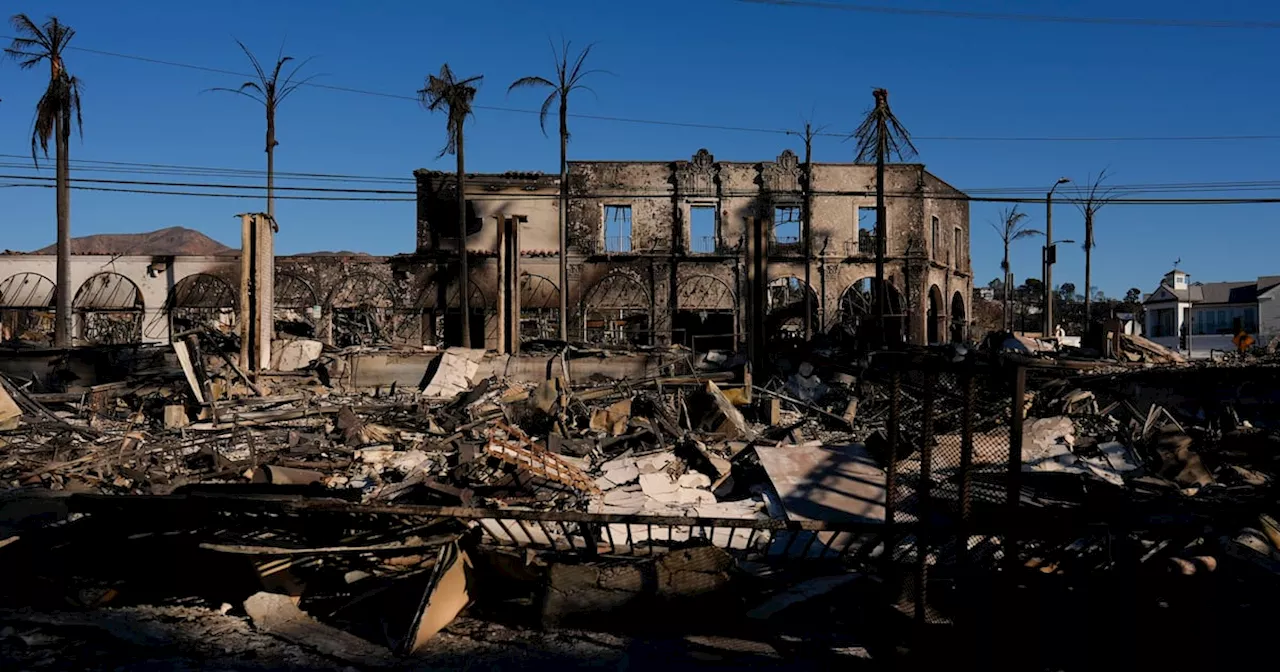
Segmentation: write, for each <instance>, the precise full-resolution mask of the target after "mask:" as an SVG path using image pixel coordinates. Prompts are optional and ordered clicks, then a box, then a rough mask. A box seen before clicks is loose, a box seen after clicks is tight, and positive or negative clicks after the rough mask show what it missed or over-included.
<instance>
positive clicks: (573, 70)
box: [507, 42, 613, 141]
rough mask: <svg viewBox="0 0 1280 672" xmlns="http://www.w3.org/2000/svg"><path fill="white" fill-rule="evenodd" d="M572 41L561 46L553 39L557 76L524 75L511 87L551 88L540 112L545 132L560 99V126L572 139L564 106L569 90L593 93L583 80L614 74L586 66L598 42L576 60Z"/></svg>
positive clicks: (552, 52)
mask: <svg viewBox="0 0 1280 672" xmlns="http://www.w3.org/2000/svg"><path fill="white" fill-rule="evenodd" d="M572 45H573V43H572V42H562V43H561V44H560V47H559V48H557V47H556V45H555V43H554V42H553V43H551V56H552V58H553V59H554V60H555V69H556V73H555V78H554V80H552V79H547V78H546V77H538V76H533V77H521V78H520V79H517V80H516V81H514V82H512V83H511V86H509V87H507V93H511V92H512V91H515V90H516V89H521V88H531V87H532V88H541V87H545V88H548V89H551V92H550V93H548V94H547V97H546V99H545V100H543V101H542V109H541V111H540V112H539V114H538V123H539V124H540V125H541V127H542V134H543V135H546V134H547V113H548V112H549V111H550V110H551V106H552V105H554V104H555V103H556V102H557V101H559V102H560V107H561V114H560V130H561V132H562V133H563V134H564V139H565V140H566V141H567V140H568V139H569V130H568V123H567V120H566V119H565V114H564V110H565V109H566V108H567V107H568V104H569V94H570V93H572V92H574V91H577V90H579V89H581V90H584V91H589V92H591V93H592V94H593V95H594V94H595V91H594V90H593V89H592V88H591V87H589V86H587V85H586V84H583V83H582V81H583V80H584V79H586V78H587V77H588V76H590V75H593V74H613V73H611V72H609V71H608V70H600V69H588V70H584V69H583V65H585V64H586V61H587V57H588V56H589V55H591V49H592V48H593V47H595V46H596V45H595V44H588V45H587V46H586V48H585V49H583V50H582V51H580V52H578V56H577V57H576V58H574V59H573V61H572V63H571V62H570V58H569V48H570V47H571V46H572Z"/></svg>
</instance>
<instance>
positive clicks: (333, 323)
mask: <svg viewBox="0 0 1280 672" xmlns="http://www.w3.org/2000/svg"><path fill="white" fill-rule="evenodd" d="M328 303H329V328H330V339H331V340H332V341H333V344H334V345H336V346H338V347H340V348H345V347H348V346H352V345H372V344H374V343H389V342H391V337H392V334H393V330H392V326H393V325H392V317H393V314H394V309H395V297H394V296H393V295H392V293H391V288H390V287H389V286H388V285H387V283H385V282H383V281H382V280H381V279H379V278H377V277H375V276H374V275H372V274H369V273H353V274H351V275H348V276H347V277H345V278H343V279H342V282H341V283H339V284H338V286H337V287H334V288H333V291H332V292H330V293H329V302H328Z"/></svg>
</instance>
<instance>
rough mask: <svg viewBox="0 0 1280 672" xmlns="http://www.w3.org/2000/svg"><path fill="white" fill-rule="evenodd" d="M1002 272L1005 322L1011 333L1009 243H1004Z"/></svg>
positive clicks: (1006, 241)
mask: <svg viewBox="0 0 1280 672" xmlns="http://www.w3.org/2000/svg"><path fill="white" fill-rule="evenodd" d="M1000 270H1001V271H1004V277H1003V278H1001V280H1002V281H1003V282H1004V297H1003V298H1004V322H1005V324H1007V325H1008V327H1009V331H1013V302H1012V301H1011V300H1010V299H1009V292H1010V289H1011V288H1010V285H1012V284H1013V283H1012V282H1010V281H1009V241H1008V240H1005V241H1004V262H1003V263H1001V264H1000Z"/></svg>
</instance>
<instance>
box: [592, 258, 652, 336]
mask: <svg viewBox="0 0 1280 672" xmlns="http://www.w3.org/2000/svg"><path fill="white" fill-rule="evenodd" d="M649 306H650V297H649V292H648V290H646V289H645V288H644V285H643V284H641V283H640V281H639V280H637V279H636V278H634V277H631V276H630V275H627V274H624V273H617V272H614V273H610V274H609V275H606V276H605V277H604V278H603V279H601V280H600V281H599V282H597V283H596V284H594V285H592V287H591V289H590V290H588V291H587V293H586V298H584V299H583V301H582V337H583V340H584V341H586V342H587V343H596V344H600V345H648V344H649V343H650V342H651V337H652V327H651V325H652V322H650V320H649Z"/></svg>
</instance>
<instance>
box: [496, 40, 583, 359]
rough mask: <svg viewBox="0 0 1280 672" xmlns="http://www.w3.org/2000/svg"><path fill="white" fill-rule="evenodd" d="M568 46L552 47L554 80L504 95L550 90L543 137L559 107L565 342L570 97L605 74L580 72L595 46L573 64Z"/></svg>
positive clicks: (563, 328) (564, 327)
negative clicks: (588, 80)
mask: <svg viewBox="0 0 1280 672" xmlns="http://www.w3.org/2000/svg"><path fill="white" fill-rule="evenodd" d="M570 45H571V43H570V42H563V43H561V45H560V48H559V49H556V46H555V43H552V44H551V55H552V57H553V58H554V59H555V66H556V73H555V77H554V78H553V79H547V78H546V77H537V76H534V77H522V78H520V79H517V80H516V81H514V82H512V83H511V86H509V87H507V93H511V92H512V91H514V90H516V89H519V88H524V87H533V88H547V89H551V91H550V93H548V94H547V98H546V100H543V101H542V111H541V112H540V113H539V115H538V122H539V123H540V124H541V125H542V134H543V135H546V134H547V112H548V111H550V110H551V106H552V105H554V104H555V103H556V102H559V103H560V340H562V341H564V340H568V325H569V322H568V313H569V263H568V258H567V257H566V254H567V249H568V247H569V245H568V235H569V234H568V231H569V227H568V211H569V157H568V151H569V94H571V93H573V92H574V91H576V90H578V89H583V90H585V91H591V92H592V93H593V94H594V93H595V91H592V90H591V87H588V86H586V85H585V84H583V83H582V80H583V79H585V78H586V77H587V76H588V75H591V74H594V73H604V72H607V71H605V70H583V69H582V66H583V64H584V63H586V61H587V56H588V55H590V54H591V48H592V47H594V46H595V45H594V44H588V45H587V47H586V48H585V49H583V50H582V51H580V52H578V56H577V58H575V59H573V62H572V64H571V63H570V60H569V47H570Z"/></svg>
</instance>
